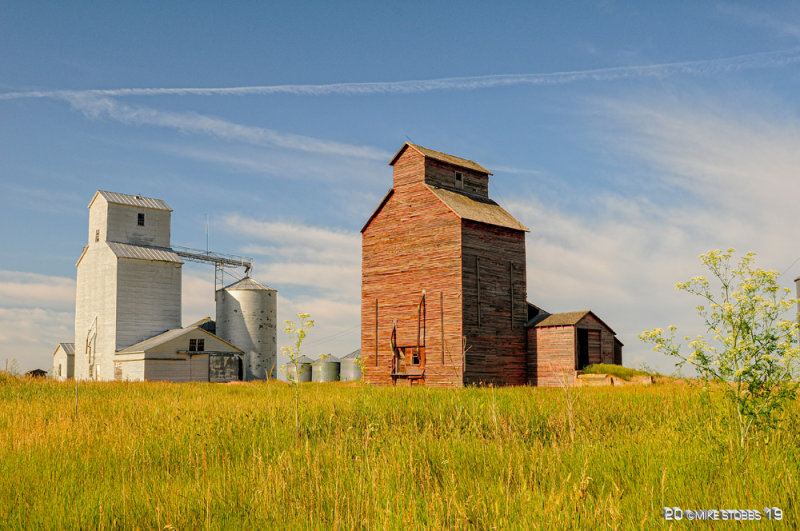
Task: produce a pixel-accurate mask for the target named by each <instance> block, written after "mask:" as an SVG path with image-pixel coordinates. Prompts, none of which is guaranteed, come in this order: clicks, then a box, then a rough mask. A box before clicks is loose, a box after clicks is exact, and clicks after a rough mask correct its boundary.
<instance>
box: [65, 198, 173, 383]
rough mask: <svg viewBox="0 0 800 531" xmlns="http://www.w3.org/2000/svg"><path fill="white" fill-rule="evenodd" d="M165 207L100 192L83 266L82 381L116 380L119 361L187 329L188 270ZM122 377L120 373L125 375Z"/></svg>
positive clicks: (79, 301)
mask: <svg viewBox="0 0 800 531" xmlns="http://www.w3.org/2000/svg"><path fill="white" fill-rule="evenodd" d="M171 212H172V209H171V208H170V207H169V205H167V203H166V202H164V201H162V200H161V199H153V198H148V197H142V196H139V195H128V194H120V193H114V192H105V191H98V192H97V193H95V194H94V197H93V198H92V200H91V201H90V202H89V242H88V245H87V246H86V247H84V249H83V252H82V253H81V256H80V258H79V259H78V262H77V264H76V266H77V270H78V271H77V293H76V299H75V300H76V302H75V377H76V378H78V379H81V380H86V379H92V380H113V379H115V378H117V377H119V374H115V363H114V354H115V352H116V351H118V350H121V349H124V348H126V347H129V346H131V345H133V344H135V343H137V342H139V341H142V340H144V339H147V338H150V337H153V336H155V335H157V334H159V333H161V332H164V331H166V330H171V329H174V328H180V326H181V266H182V264H183V260H181V257H180V256H178V254H176V253H175V252H174V251H173V250H172V249H171V248H170V215H171ZM117 372H118V371H117Z"/></svg>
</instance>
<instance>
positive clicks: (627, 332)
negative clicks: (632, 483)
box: [505, 93, 800, 371]
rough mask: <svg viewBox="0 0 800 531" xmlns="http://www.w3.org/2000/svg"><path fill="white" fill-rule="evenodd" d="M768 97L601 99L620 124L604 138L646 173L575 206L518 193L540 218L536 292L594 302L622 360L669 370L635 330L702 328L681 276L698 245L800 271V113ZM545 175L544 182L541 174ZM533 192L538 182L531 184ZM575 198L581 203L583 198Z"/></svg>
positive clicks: (546, 303) (547, 298)
mask: <svg viewBox="0 0 800 531" xmlns="http://www.w3.org/2000/svg"><path fill="white" fill-rule="evenodd" d="M770 105H771V104H770V103H766V104H764V102H763V101H762V102H761V103H760V104H759V102H753V101H749V102H744V101H736V102H730V103H728V104H725V105H723V104H720V103H719V101H718V98H715V97H713V96H711V95H703V94H702V93H694V94H692V95H691V97H686V98H685V99H684V100H677V101H675V100H673V101H669V102H668V101H665V100H664V98H658V97H654V98H648V97H639V98H635V99H630V98H629V99H626V100H615V101H613V102H604V104H603V105H602V106H601V109H602V113H601V114H602V116H603V120H610V121H613V122H615V123H616V125H617V126H619V127H620V128H621V129H616V130H615V134H614V135H613V136H611V135H596V138H598V139H600V138H602V139H604V140H603V142H604V144H603V145H602V146H600V147H602V148H604V149H611V150H613V152H614V153H618V154H619V155H620V157H619V158H620V159H621V160H631V156H632V155H633V159H634V162H633V164H634V166H635V167H637V168H641V163H642V162H643V163H644V164H645V167H646V168H647V176H646V178H643V179H642V180H641V181H640V182H632V181H630V180H629V181H627V182H626V183H625V184H626V186H625V192H624V195H622V194H621V193H617V192H614V191H613V190H605V191H600V192H598V193H595V194H593V195H592V196H585V197H576V198H573V200H572V201H571V204H570V208H569V209H567V208H565V207H562V206H559V205H558V204H552V203H548V202H545V201H541V200H539V199H537V198H536V197H532V196H531V197H524V196H522V197H515V198H513V200H511V201H509V202H507V203H506V205H505V206H506V208H507V209H508V210H509V211H510V212H511V213H513V214H514V215H516V216H518V217H519V218H520V220H521V221H523V222H524V223H525V224H527V225H529V226H532V227H534V229H533V231H532V232H531V233H530V235H529V236H528V238H527V252H528V280H529V283H528V298H529V300H531V301H532V302H534V303H537V304H540V305H541V306H543V307H544V308H545V309H548V310H550V311H569V310H579V309H592V310H595V311H596V312H597V313H598V315H600V317H601V318H602V319H605V320H607V322H608V323H609V324H610V325H611V326H612V327H613V328H614V329H615V330H616V331H617V332H618V333H619V334H621V337H622V340H623V342H624V343H625V359H626V364H629V365H633V366H636V365H638V364H640V363H642V362H647V363H648V364H650V365H654V366H657V367H658V368H660V369H662V370H665V371H671V365H672V361H671V360H667V359H665V358H661V357H658V356H656V355H654V354H653V353H652V352H651V351H650V349H649V348H648V347H647V346H645V345H643V344H641V343H640V342H639V341H638V339H637V334H638V333H639V332H641V331H642V330H643V329H645V328H651V327H655V326H661V327H663V326H666V325H668V324H676V325H678V326H679V328H680V331H681V332H683V333H686V334H688V335H693V334H695V333H699V332H701V331H702V330H701V328H700V326H699V325H700V324H701V323H700V322H699V321H698V319H697V318H696V317H695V312H694V310H693V307H694V305H695V304H696V301H695V300H693V299H692V297H690V296H687V295H685V294H682V293H677V292H676V291H675V290H674V285H675V282H678V281H682V280H685V279H688V278H690V277H691V276H694V275H696V274H698V273H700V272H701V265H700V264H699V261H698V260H697V256H698V255H699V254H700V253H702V252H704V251H706V250H709V249H713V248H727V247H735V248H737V249H738V250H739V251H741V252H745V251H749V250H753V251H756V252H757V253H758V255H759V256H758V263H759V265H760V266H761V267H764V268H767V269H776V270H778V271H783V270H785V269H787V268H788V269H789V271H788V273H787V275H786V276H785V277H784V278H783V283H784V284H785V285H786V286H787V287H790V286H791V279H792V278H793V277H794V276H796V274H797V273H800V263H796V264H792V262H793V261H794V260H795V259H796V258H797V257H798V256H800V245H798V244H797V241H796V237H795V234H794V229H793V228H794V227H795V226H796V225H797V223H796V220H795V215H794V212H796V203H797V198H798V197H800V181H798V179H797V178H796V172H797V170H796V169H797V167H798V166H800V155H798V153H797V145H798V144H800V120H798V119H797V118H796V117H795V116H793V115H792V114H791V113H787V112H785V110H784V112H782V113H780V112H778V111H774V112H771V111H768V110H765V107H769V106H770ZM537 186H538V185H537ZM531 192H533V190H531ZM575 203H579V204H577V205H576V204H575Z"/></svg>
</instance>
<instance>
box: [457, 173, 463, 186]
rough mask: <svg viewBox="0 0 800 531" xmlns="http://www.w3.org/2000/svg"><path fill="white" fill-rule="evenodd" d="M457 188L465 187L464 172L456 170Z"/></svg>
mask: <svg viewBox="0 0 800 531" xmlns="http://www.w3.org/2000/svg"><path fill="white" fill-rule="evenodd" d="M456 188H464V174H463V173H461V172H460V171H457V172H456Z"/></svg>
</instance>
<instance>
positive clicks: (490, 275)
mask: <svg viewBox="0 0 800 531" xmlns="http://www.w3.org/2000/svg"><path fill="white" fill-rule="evenodd" d="M462 224H463V225H462V233H461V234H462V236H461V238H462V253H463V255H462V268H463V271H464V276H463V293H464V295H463V299H464V336H465V337H466V345H467V347H468V350H467V352H466V355H465V367H466V372H465V375H464V380H465V383H469V384H480V383H494V384H500V385H524V384H525V382H526V381H527V367H526V342H527V341H526V334H527V333H526V330H525V323H526V321H527V319H528V313H527V311H528V304H527V291H526V289H527V288H526V275H525V233H524V232H522V231H517V230H512V229H507V228H503V227H495V226H492V225H486V224H483V223H476V222H472V221H468V220H463V221H462Z"/></svg>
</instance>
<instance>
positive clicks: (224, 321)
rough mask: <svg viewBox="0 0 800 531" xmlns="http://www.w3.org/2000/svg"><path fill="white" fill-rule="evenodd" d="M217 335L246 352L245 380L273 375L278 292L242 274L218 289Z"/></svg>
mask: <svg viewBox="0 0 800 531" xmlns="http://www.w3.org/2000/svg"><path fill="white" fill-rule="evenodd" d="M216 300H217V336H219V337H220V338H222V339H224V340H225V341H227V342H228V343H231V344H233V345H234V346H236V347H239V348H240V349H242V350H243V351H244V352H245V355H244V367H243V371H242V376H243V378H244V379H245V380H266V379H269V378H270V377H272V378H274V377H275V376H276V372H277V367H276V364H277V361H278V344H277V337H276V322H277V321H276V320H277V306H278V292H277V291H275V290H274V289H272V288H270V287H268V286H265V285H264V284H261V283H260V282H256V281H255V280H253V279H252V278H249V277H245V278H243V279H242V280H240V281H238V282H235V283H234V284H231V285H230V286H227V287H224V288H222V289H220V290H218V291H217V294H216Z"/></svg>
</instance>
